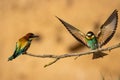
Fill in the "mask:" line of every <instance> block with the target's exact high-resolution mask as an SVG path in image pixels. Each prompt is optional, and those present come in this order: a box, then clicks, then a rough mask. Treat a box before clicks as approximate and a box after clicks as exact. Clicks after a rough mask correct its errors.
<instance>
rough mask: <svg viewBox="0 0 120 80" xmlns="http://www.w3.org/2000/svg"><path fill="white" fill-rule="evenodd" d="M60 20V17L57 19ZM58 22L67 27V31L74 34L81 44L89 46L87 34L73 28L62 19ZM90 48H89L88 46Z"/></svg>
mask: <svg viewBox="0 0 120 80" xmlns="http://www.w3.org/2000/svg"><path fill="white" fill-rule="evenodd" d="M57 18H58V17H57ZM58 20H59V21H60V22H61V23H62V24H63V25H64V26H65V27H66V29H67V30H68V31H69V32H70V33H71V34H72V36H73V37H74V38H76V39H77V40H78V41H79V42H81V43H82V44H83V45H85V46H87V44H86V41H85V34H84V33H82V32H81V31H80V30H78V29H77V28H75V27H73V26H72V25H70V24H69V23H67V22H65V21H63V20H62V19H60V18H58ZM87 47H88V46H87Z"/></svg>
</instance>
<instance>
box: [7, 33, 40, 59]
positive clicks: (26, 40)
mask: <svg viewBox="0 0 120 80" xmlns="http://www.w3.org/2000/svg"><path fill="white" fill-rule="evenodd" d="M37 37H39V36H37V35H34V34H33V33H28V34H26V35H25V36H23V37H22V38H20V39H19V40H18V41H17V42H16V48H15V51H14V54H13V55H12V56H11V57H9V58H8V61H11V60H13V59H15V58H16V57H18V56H19V55H21V54H24V53H26V51H27V49H28V48H29V47H30V44H31V41H32V40H33V39H34V38H37Z"/></svg>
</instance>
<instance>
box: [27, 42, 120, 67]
mask: <svg viewBox="0 0 120 80" xmlns="http://www.w3.org/2000/svg"><path fill="white" fill-rule="evenodd" d="M119 47H120V43H118V44H116V45H113V46H110V47H107V48H99V49H96V50H90V51H87V52H80V53H69V54H63V55H53V54H43V55H35V54H31V53H27V54H25V55H29V56H32V57H39V58H55V60H54V61H53V62H50V63H49V64H47V65H45V66H44V67H47V66H49V65H52V64H53V63H55V62H57V61H58V60H59V59H62V58H67V57H74V56H77V57H79V56H82V55H88V54H92V53H93V52H98V51H111V50H112V49H115V48H119Z"/></svg>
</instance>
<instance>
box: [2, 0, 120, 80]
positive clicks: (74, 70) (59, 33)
mask: <svg viewBox="0 0 120 80" xmlns="http://www.w3.org/2000/svg"><path fill="white" fill-rule="evenodd" d="M114 9H118V11H120V0H114V1H113V0H0V33H1V34H0V36H1V38H0V45H1V46H0V80H103V77H104V79H105V80H119V78H120V63H119V61H120V53H119V52H120V49H119V48H118V49H114V50H112V51H111V52H108V51H107V53H108V54H109V55H107V56H105V57H104V58H100V59H96V60H92V54H91V55H85V56H81V57H79V58H78V59H77V60H74V57H72V58H66V59H61V60H60V61H58V62H56V63H55V64H53V65H51V66H49V67H47V68H43V66H44V65H45V64H47V63H49V62H50V61H52V60H53V59H42V58H35V57H30V56H26V55H21V56H19V57H18V58H16V59H14V60H13V61H11V62H8V61H7V60H8V57H9V56H11V55H12V54H13V52H14V49H15V44H16V41H17V40H18V39H19V38H21V37H22V36H24V35H25V34H26V33H28V32H32V33H35V34H39V35H40V40H38V41H37V40H34V41H33V42H32V45H31V47H30V48H29V50H28V52H30V53H33V54H56V55H57V54H58V55H60V54H65V53H72V52H82V51H86V50H89V49H87V48H86V47H84V46H82V45H81V44H80V43H79V42H78V41H77V40H75V39H74V38H73V37H72V36H71V34H69V32H68V31H67V30H66V29H65V27H64V26H63V25H62V24H61V23H60V22H59V21H58V20H57V19H56V18H55V16H58V17H60V18H61V19H63V20H65V21H66V22H69V23H70V24H72V25H74V26H76V28H79V29H80V30H81V31H82V32H85V33H86V32H87V31H89V30H91V31H93V32H95V33H97V31H98V30H99V27H100V25H102V24H103V23H104V21H105V20H106V19H107V18H108V17H109V16H110V14H111V13H112V12H113V10H114ZM118 21H119V20H118ZM119 22H120V21H119ZM119 31H120V26H119V24H118V28H117V32H116V34H115V36H114V37H113V38H112V40H111V41H110V42H109V43H108V44H107V45H106V46H104V47H107V46H110V45H114V44H116V43H118V42H119V41H120V38H119V36H120V34H119V33H120V32H119Z"/></svg>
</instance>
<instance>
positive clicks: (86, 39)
mask: <svg viewBox="0 0 120 80" xmlns="http://www.w3.org/2000/svg"><path fill="white" fill-rule="evenodd" d="M117 12H118V11H117V10H114V11H113V13H112V14H111V15H110V17H109V18H108V19H107V20H106V21H105V23H104V24H103V25H102V26H101V27H100V31H99V32H98V34H97V35H95V34H94V33H93V32H92V31H89V32H87V34H84V33H83V32H81V31H80V30H79V29H77V28H75V27H74V26H72V25H71V24H69V23H67V22H65V21H64V20H62V19H60V18H58V17H57V18H58V19H59V20H60V22H62V24H63V25H64V26H65V27H66V29H67V30H68V31H69V32H70V33H71V34H72V36H74V37H75V38H76V39H77V40H78V41H79V42H81V43H82V44H83V45H85V46H87V47H88V48H90V49H92V50H95V49H98V48H101V47H102V46H103V45H105V44H107V43H108V42H109V41H110V40H111V38H112V37H113V35H114V34H115V31H116V28H117V23H118V13H117ZM105 55H107V54H105V53H103V52H96V53H93V59H95V58H99V57H103V56H105Z"/></svg>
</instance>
